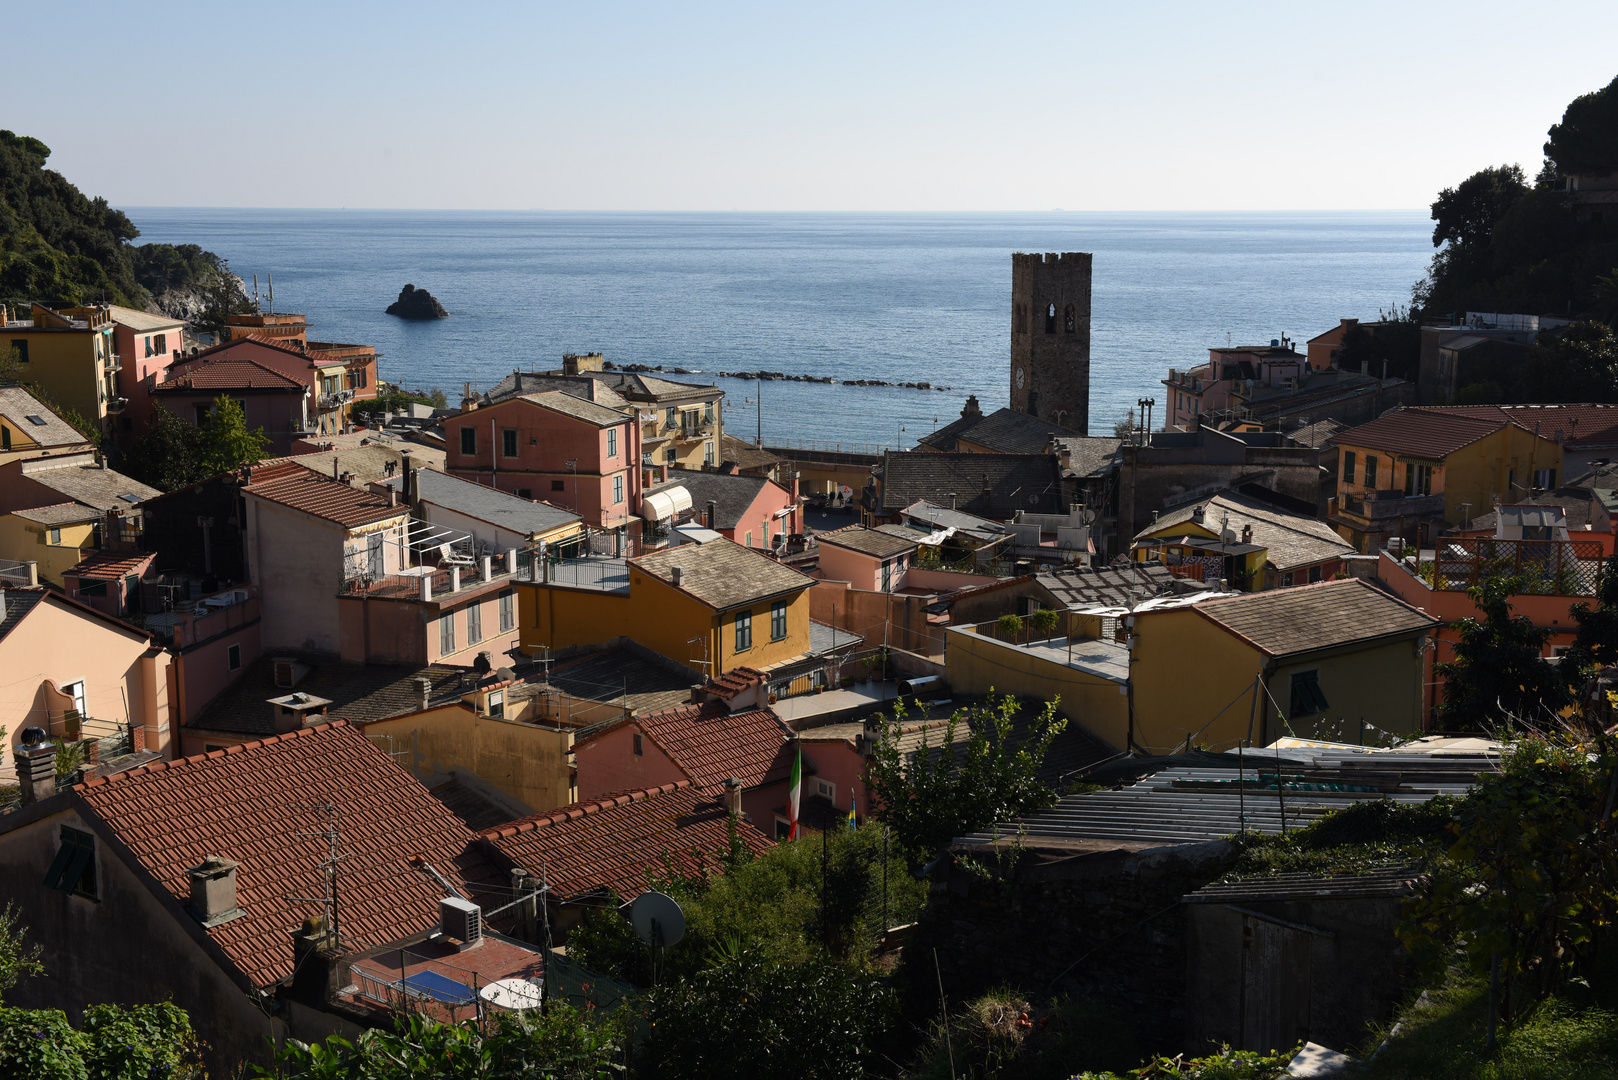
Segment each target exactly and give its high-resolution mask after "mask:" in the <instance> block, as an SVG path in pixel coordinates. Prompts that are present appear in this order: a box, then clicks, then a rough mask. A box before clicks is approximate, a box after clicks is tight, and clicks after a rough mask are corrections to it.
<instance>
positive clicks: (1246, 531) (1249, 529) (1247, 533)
mask: <svg viewBox="0 0 1618 1080" xmlns="http://www.w3.org/2000/svg"><path fill="white" fill-rule="evenodd" d="M1252 542H1253V526H1251V525H1243V526H1242V543H1244V544H1251V543H1252Z"/></svg>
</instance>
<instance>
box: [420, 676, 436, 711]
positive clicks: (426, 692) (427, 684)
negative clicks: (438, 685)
mask: <svg viewBox="0 0 1618 1080" xmlns="http://www.w3.org/2000/svg"><path fill="white" fill-rule="evenodd" d="M432 692H433V681H432V680H431V679H429V678H427V676H425V675H418V676H417V677H416V708H417V709H418V710H422V709H426V708H427V699H428V698H429V697H430V696H431V695H432Z"/></svg>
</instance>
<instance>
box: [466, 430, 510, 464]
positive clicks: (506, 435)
mask: <svg viewBox="0 0 1618 1080" xmlns="http://www.w3.org/2000/svg"><path fill="white" fill-rule="evenodd" d="M461 430H462V431H466V430H467V429H466V428H462V429H461ZM500 455H501V456H502V457H516V456H517V429H516V428H505V429H504V430H502V431H501V432H500Z"/></svg>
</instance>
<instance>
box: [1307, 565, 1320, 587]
mask: <svg viewBox="0 0 1618 1080" xmlns="http://www.w3.org/2000/svg"><path fill="white" fill-rule="evenodd" d="M1319 580H1320V567H1318V566H1311V567H1310V568H1309V584H1311V585H1313V584H1315V583H1316V582H1318V581H1319Z"/></svg>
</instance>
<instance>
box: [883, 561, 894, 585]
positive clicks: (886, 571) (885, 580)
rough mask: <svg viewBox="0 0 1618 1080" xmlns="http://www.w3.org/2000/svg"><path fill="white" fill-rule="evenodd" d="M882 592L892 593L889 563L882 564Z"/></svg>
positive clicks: (891, 568) (891, 575) (891, 576)
mask: <svg viewBox="0 0 1618 1080" xmlns="http://www.w3.org/2000/svg"><path fill="white" fill-rule="evenodd" d="M882 591H883V592H892V591H893V564H892V563H890V562H885V563H883V564H882Z"/></svg>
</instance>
